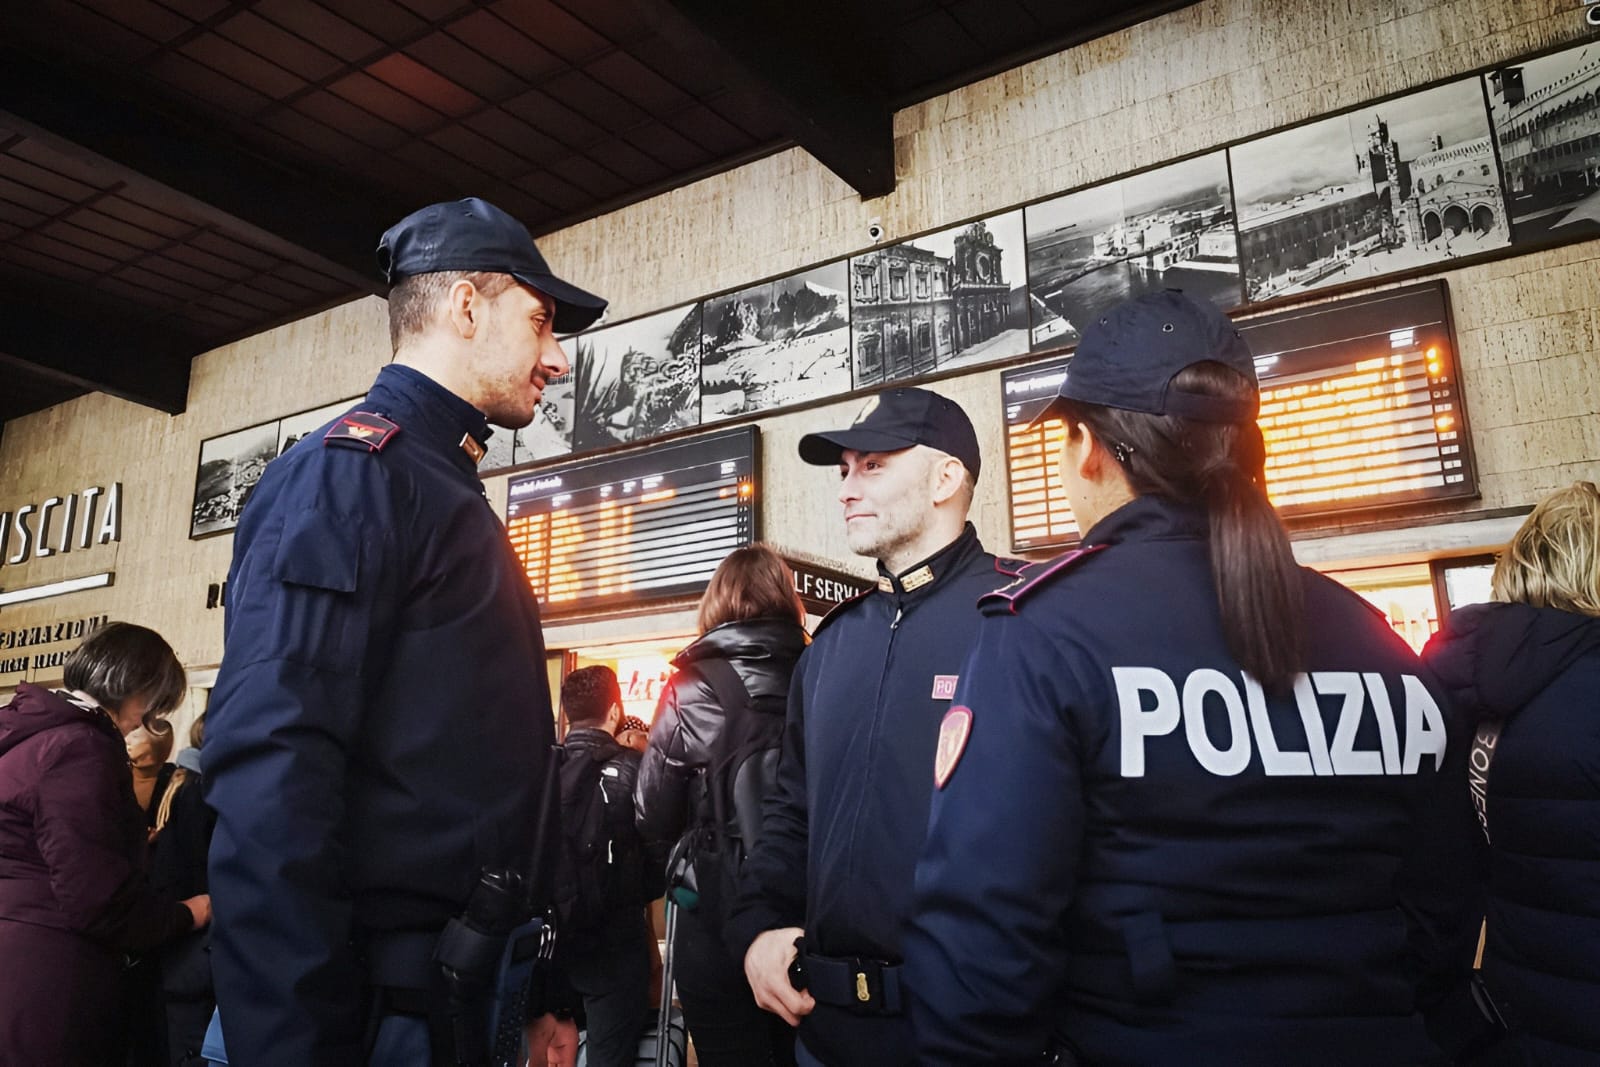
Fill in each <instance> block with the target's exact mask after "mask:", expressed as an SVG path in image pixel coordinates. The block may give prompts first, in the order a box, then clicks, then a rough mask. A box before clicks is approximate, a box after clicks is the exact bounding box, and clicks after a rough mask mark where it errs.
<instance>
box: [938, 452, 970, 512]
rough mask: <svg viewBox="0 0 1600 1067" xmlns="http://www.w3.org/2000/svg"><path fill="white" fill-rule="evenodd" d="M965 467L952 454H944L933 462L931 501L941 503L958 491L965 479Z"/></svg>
mask: <svg viewBox="0 0 1600 1067" xmlns="http://www.w3.org/2000/svg"><path fill="white" fill-rule="evenodd" d="M966 477H967V468H966V467H965V466H963V465H962V463H961V461H960V460H959V459H957V458H956V457H954V456H944V457H941V458H940V459H938V460H936V461H935V463H934V482H933V502H934V503H935V504H943V503H944V502H945V501H947V500H949V499H950V498H952V497H954V496H955V495H956V493H958V492H960V490H961V486H962V483H963V482H965V481H966Z"/></svg>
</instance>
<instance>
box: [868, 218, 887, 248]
mask: <svg viewBox="0 0 1600 1067" xmlns="http://www.w3.org/2000/svg"><path fill="white" fill-rule="evenodd" d="M867 240H869V241H871V242H872V243H873V244H877V243H878V242H879V241H881V240H883V220H882V219H873V220H872V221H871V222H869V223H867Z"/></svg>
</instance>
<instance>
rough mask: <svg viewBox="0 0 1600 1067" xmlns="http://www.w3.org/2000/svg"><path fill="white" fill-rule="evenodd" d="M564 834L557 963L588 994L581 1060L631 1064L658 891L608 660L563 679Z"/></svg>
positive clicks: (634, 762)
mask: <svg viewBox="0 0 1600 1067" xmlns="http://www.w3.org/2000/svg"><path fill="white" fill-rule="evenodd" d="M561 711H562V714H563V715H564V716H566V720H567V736H566V739H565V740H564V741H563V742H562V745H561V816H562V824H561V833H562V838H563V840H564V841H565V842H566V843H567V846H568V847H567V849H566V850H565V854H564V856H563V866H562V870H561V874H560V876H559V877H558V879H557V883H558V884H557V889H556V894H555V897H556V900H555V902H556V908H557V916H558V919H559V926H558V930H559V932H560V937H559V939H558V941H557V943H556V962H557V964H558V965H559V966H560V968H561V971H562V973H563V975H564V977H565V979H566V981H567V983H568V984H569V985H570V986H571V987H572V990H573V992H575V993H576V994H577V995H578V996H579V997H581V998H582V1001H583V1006H582V1010H583V1016H584V1020H585V1023H586V1026H585V1030H586V1036H585V1039H584V1051H585V1062H586V1063H587V1064H589V1065H591V1067H632V1065H633V1063H634V1061H635V1057H636V1055H637V1053H638V1049H639V1034H640V1032H641V1030H642V1029H643V1024H644V1016H645V1011H646V1009H647V1008H648V1007H649V1004H650V961H651V950H652V941H653V938H652V936H651V933H650V926H649V921H648V917H647V915H646V913H645V905H647V904H648V903H649V902H650V901H652V900H654V899H655V898H656V897H658V896H660V895H661V892H660V882H661V877H660V875H659V874H658V873H657V872H658V871H659V870H660V868H661V864H660V863H647V861H646V858H645V850H644V846H643V844H642V843H641V841H640V838H639V832H638V831H637V830H636V829H634V825H633V789H634V784H635V783H636V782H637V781H638V777H639V753H637V752H635V751H634V750H633V749H631V748H625V747H623V746H622V745H620V744H618V743H617V740H616V736H615V735H616V731H617V727H618V725H619V724H620V723H621V721H622V690H621V688H620V687H619V686H618V684H617V675H616V672H615V671H613V670H612V669H611V668H610V667H606V666H603V665H597V666H593V667H580V668H578V669H577V670H575V671H573V672H572V673H571V674H569V675H567V677H566V680H565V681H563V682H562V683H561Z"/></svg>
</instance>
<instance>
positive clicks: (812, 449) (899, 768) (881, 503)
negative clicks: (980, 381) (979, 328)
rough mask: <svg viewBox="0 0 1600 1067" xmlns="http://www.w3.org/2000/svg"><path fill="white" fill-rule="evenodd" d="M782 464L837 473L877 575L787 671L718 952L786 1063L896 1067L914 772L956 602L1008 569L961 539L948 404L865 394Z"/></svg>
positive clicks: (958, 472)
mask: <svg viewBox="0 0 1600 1067" xmlns="http://www.w3.org/2000/svg"><path fill="white" fill-rule="evenodd" d="M799 450H800V458H801V459H802V460H804V461H806V462H807V463H810V464H812V465H814V466H823V467H832V468H834V469H835V470H836V471H837V472H838V478H839V482H838V485H839V489H838V494H837V499H838V502H839V505H840V510H841V511H842V518H843V520H844V528H845V540H846V542H847V543H848V544H849V546H850V549H851V551H853V552H857V553H859V554H861V555H863V556H867V557H868V558H871V559H874V560H876V561H877V565H878V581H877V584H876V586H874V587H873V588H872V589H870V590H869V591H867V592H865V593H862V594H861V595H860V596H857V597H853V598H851V599H850V600H846V601H845V602H844V603H842V604H840V605H839V606H838V607H836V608H835V609H834V610H833V611H831V612H829V613H828V614H827V615H826V616H825V617H824V618H823V620H822V622H821V623H819V624H818V626H817V630H816V633H815V634H813V635H812V643H811V644H810V645H809V646H808V647H807V648H806V650H805V652H804V653H803V654H802V655H801V657H800V660H799V662H798V663H797V664H796V667H795V674H794V680H793V683H792V684H791V686H790V689H789V701H788V707H787V711H786V719H785V725H784V733H783V742H782V748H781V754H780V756H779V758H778V763H777V768H776V775H775V779H776V785H775V787H774V789H773V792H772V795H771V797H770V798H769V800H768V803H766V804H765V805H764V806H763V811H762V815H763V818H762V822H761V828H760V837H759V839H758V840H757V841H756V842H755V844H754V847H753V848H752V849H751V850H750V853H749V855H748V856H746V858H745V861H744V866H743V868H742V869H741V871H740V885H741V891H740V894H739V899H738V901H737V902H736V903H735V904H734V906H733V909H732V915H731V916H730V917H729V920H728V923H727V925H726V927H725V932H724V937H725V940H726V941H727V943H728V945H729V947H730V948H731V949H732V950H733V951H734V952H735V953H740V952H742V953H743V956H744V970H745V977H746V978H747V979H748V980H749V982H750V990H751V992H752V993H753V994H754V995H755V998H756V1003H757V1004H758V1005H760V1006H761V1007H762V1008H765V1009H766V1010H767V1011H770V1012H773V1013H774V1014H776V1015H778V1016H780V1017H781V1018H783V1019H784V1021H786V1022H788V1023H790V1024H791V1025H794V1026H797V1027H798V1034H797V1038H798V1044H797V1046H796V1049H795V1058H796V1060H797V1061H798V1062H800V1063H802V1064H807V1065H810V1064H816V1063H826V1064H830V1065H857V1064H859V1065H861V1067H900V1065H905V1067H910V1065H911V1064H913V1063H915V1062H916V1060H915V1050H914V1049H913V1048H912V1045H911V1030H910V1023H909V1021H908V1020H907V1018H906V1016H905V1014H904V1005H905V999H904V995H903V993H904V986H903V984H902V982H901V973H900V971H901V966H900V965H901V962H902V957H901V930H902V926H903V924H904V922H905V918H906V915H907V914H908V913H909V911H910V908H911V872H912V870H913V868H914V866H915V864H916V858H917V847H918V845H919V844H920V842H921V839H922V832H923V830H924V829H925V828H926V826H927V822H928V796H929V793H930V791H931V783H930V782H929V780H928V776H927V773H926V768H927V767H928V765H929V764H930V763H931V762H932V760H933V746H934V740H935V738H936V736H937V733H938V723H939V716H940V715H942V714H943V713H944V711H945V710H946V709H947V708H948V707H949V702H950V696H951V693H952V692H953V691H954V686H955V681H956V676H957V674H958V673H959V671H960V669H961V661H962V660H963V659H964V658H965V656H966V654H967V649H968V648H969V647H970V646H971V642H972V634H973V632H974V630H976V628H977V625H978V612H977V610H976V608H975V607H974V604H975V602H976V600H977V598H978V596H979V595H980V594H981V593H983V592H985V591H987V590H988V589H992V588H993V587H994V584H995V582H996V581H998V580H1000V575H1001V573H1002V572H1003V571H1005V572H1009V569H1010V567H1011V564H1007V563H1002V561H999V560H997V559H996V558H995V557H994V556H993V555H991V554H990V553H988V552H986V551H985V550H984V547H983V544H982V543H981V542H980V541H979V540H978V532H977V530H976V529H974V528H973V526H972V524H971V523H970V522H968V521H967V513H968V512H969V510H970V509H971V507H972V497H973V492H974V490H975V488H976V481H977V477H978V471H979V468H980V466H981V465H982V453H981V451H980V449H979V448H978V436H977V433H976V431H975V430H974V429H973V426H972V421H971V420H970V419H968V418H967V413H966V412H965V411H963V410H961V406H960V405H959V404H957V403H955V402H954V401H953V400H951V399H949V398H948V397H945V396H941V395H939V394H938V393H935V392H932V391H930V390H927V389H906V388H894V389H885V390H883V391H882V392H880V393H878V394H877V395H875V396H872V397H870V398H868V400H867V402H866V403H865V405H863V407H862V408H861V410H860V412H859V413H858V414H857V415H856V418H855V421H854V422H853V423H852V424H851V425H849V426H847V427H844V428H842V429H838V430H825V431H821V432H818V433H810V434H807V435H805V436H804V437H802V438H801V439H800V445H799ZM729 592H730V594H733V595H738V593H739V592H740V591H739V590H737V589H730V590H729Z"/></svg>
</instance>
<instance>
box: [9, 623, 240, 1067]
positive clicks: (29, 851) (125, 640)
mask: <svg viewBox="0 0 1600 1067" xmlns="http://www.w3.org/2000/svg"><path fill="white" fill-rule="evenodd" d="M64 683H65V687H64V688H63V689H58V690H53V691H52V690H46V689H41V688H40V687H38V686H36V685H30V684H28V683H26V682H24V683H23V684H21V685H20V686H18V687H17V693H16V696H15V697H14V698H13V699H12V701H11V703H9V704H7V705H6V706H5V707H4V708H0V961H3V962H0V1063H17V1064H24V1063H27V1064H63V1065H68V1067H77V1065H84V1067H89V1065H102V1064H106V1063H108V1062H110V1061H111V1058H112V1051H111V1048H112V1046H113V1045H114V1042H115V1041H116V1034H117V1032H118V1027H117V1026H116V1014H117V973H118V969H119V967H120V966H121V961H122V955H121V954H122V953H123V952H127V951H137V950H140V949H147V948H151V947H154V946H156V945H159V944H161V943H162V942H164V941H166V940H167V939H168V938H171V937H174V936H176V935H177V934H180V933H183V932H184V931H187V930H190V929H193V928H195V927H199V926H204V925H205V924H206V923H208V922H210V921H211V899H210V898H209V897H207V896H198V897H191V898H189V899H188V900H184V901H182V902H180V901H178V900H177V899H176V898H174V897H172V896H169V895H166V894H161V893H158V892H156V891H155V890H153V889H151V888H150V884H149V882H148V881H147V880H146V879H145V875H144V859H145V818H144V813H143V812H142V811H140V810H139V805H138V802H137V801H135V800H134V797H133V781H132V778H131V776H130V775H129V773H128V753H127V749H126V748H125V747H124V746H123V737H124V736H126V735H127V734H128V733H129V731H131V730H133V729H134V728H135V727H137V726H140V725H144V726H145V727H147V728H151V727H153V728H154V729H155V730H156V731H160V730H163V729H165V728H166V727H165V724H164V723H162V722H161V721H160V720H161V719H162V718H163V717H164V716H166V715H167V714H169V713H170V712H171V711H172V709H173V708H175V707H177V706H178V703H179V701H180V700H182V698H183V694H184V688H185V684H186V683H185V680H184V674H183V668H182V666H180V665H179V663H178V660H177V657H176V656H174V655H173V652H172V649H171V647H170V646H168V644H167V643H166V641H164V640H162V638H161V635H159V634H157V633H156V632H155V631H153V630H147V629H145V628H144V627H142V626H134V625H131V624H128V623H111V624H109V625H107V626H104V627H102V628H101V629H99V630H97V631H95V633H94V634H93V635H92V636H91V637H89V638H88V639H87V640H86V641H84V642H83V644H81V645H79V646H78V648H77V649H76V650H75V651H74V652H73V653H72V655H71V656H70V657H68V659H67V662H66V664H65V678H64Z"/></svg>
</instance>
